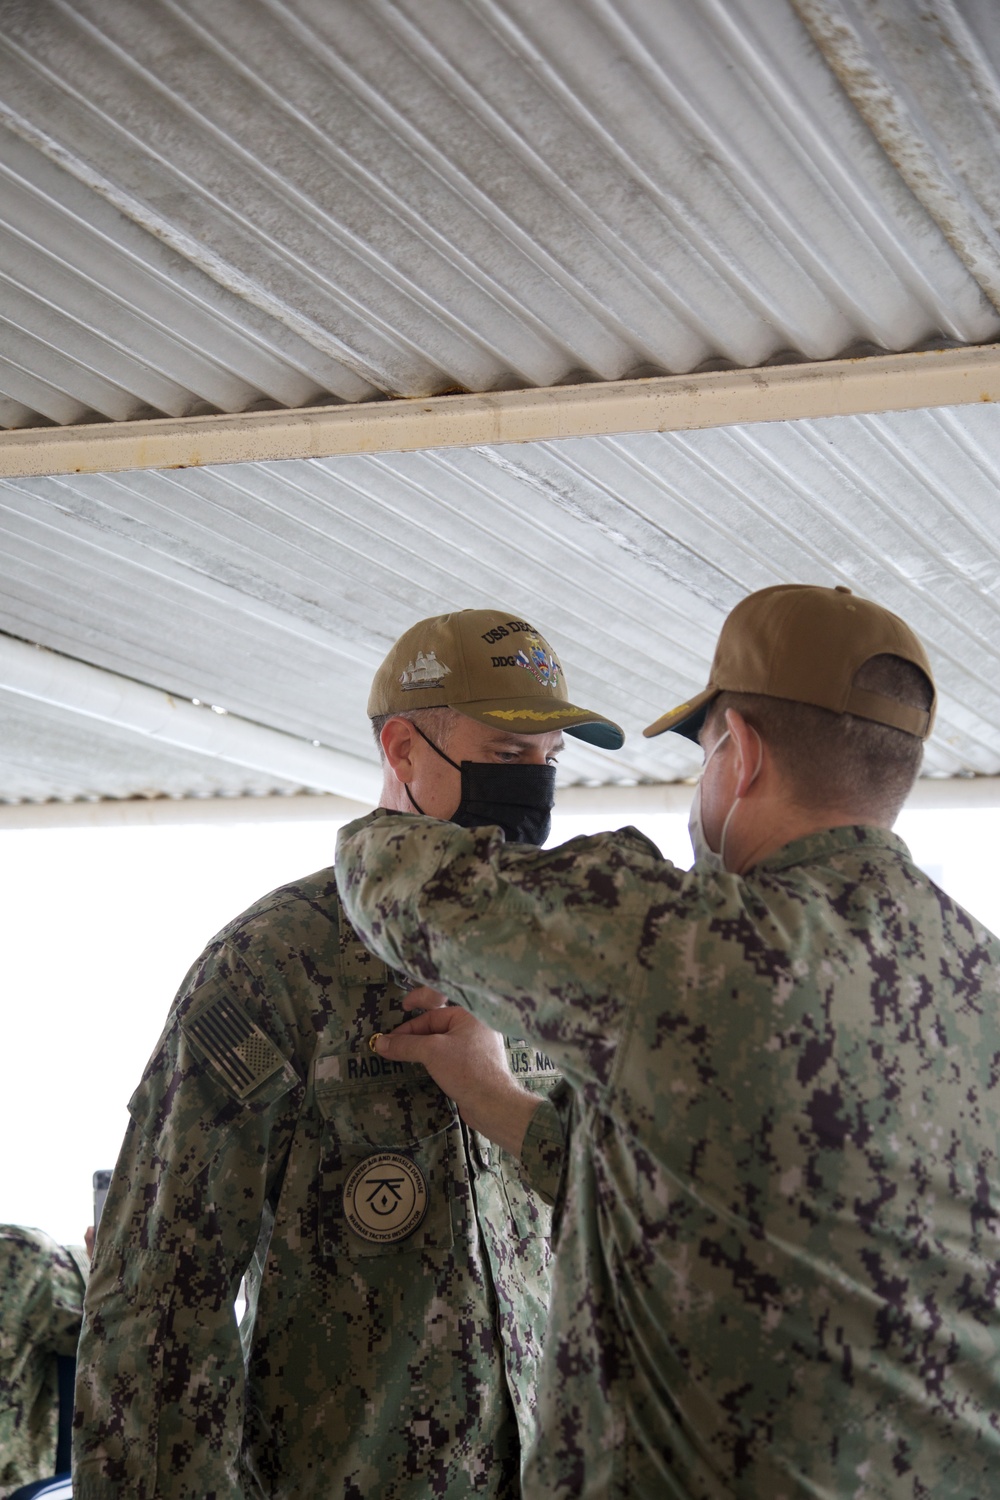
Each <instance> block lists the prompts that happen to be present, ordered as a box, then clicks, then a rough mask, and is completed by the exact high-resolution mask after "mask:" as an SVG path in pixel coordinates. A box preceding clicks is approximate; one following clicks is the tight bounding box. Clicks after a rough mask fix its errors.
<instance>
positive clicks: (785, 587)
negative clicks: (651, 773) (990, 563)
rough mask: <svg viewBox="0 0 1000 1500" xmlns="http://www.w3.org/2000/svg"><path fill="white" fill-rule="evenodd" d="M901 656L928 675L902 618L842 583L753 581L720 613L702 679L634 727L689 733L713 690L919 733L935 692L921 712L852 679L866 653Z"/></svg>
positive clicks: (929, 718)
mask: <svg viewBox="0 0 1000 1500" xmlns="http://www.w3.org/2000/svg"><path fill="white" fill-rule="evenodd" d="M881 655H889V656H901V657H902V658H903V660H904V661H909V662H912V663H913V664H914V666H917V667H919V668H920V670H921V671H922V672H925V673H926V674H927V678H928V681H929V682H930V683H931V686H932V687H933V685H934V678H933V675H932V674H931V666H930V662H929V661H928V660H927V653H926V652H925V651H924V648H923V646H922V645H921V644H920V642H919V641H918V640H917V637H916V636H915V635H914V634H913V631H912V630H911V629H910V627H909V625H907V624H906V622H905V621H904V620H901V619H900V618H899V616H898V615H893V614H890V613H889V611H888V610H887V609H883V608H882V606H881V605H880V604H873V603H872V602H871V600H870V599H859V598H858V597H857V595H856V594H852V593H851V591H850V589H848V588H844V587H843V585H841V584H838V586H837V587H836V588H832V589H828V588H821V587H819V586H817V585H813V584H805V583H782V584H778V585H777V586H776V587H774V588H769V589H759V590H758V591H757V593H755V594H748V595H747V597H746V598H745V599H743V600H741V602H740V603H739V604H737V606H736V608H735V609H734V610H732V612H731V613H730V614H729V615H728V616H727V618H726V621H725V624H724V625H723V627H722V631H721V633H720V635H719V641H718V645H717V646H716V648H715V657H714V659H713V661H712V669H711V671H710V673H709V677H708V687H707V688H705V690H704V692H702V693H699V694H698V695H697V697H695V698H692V699H691V700H690V701H689V702H688V703H679V704H678V705H677V707H676V708H672V709H670V710H669V712H668V713H665V714H663V715H662V716H661V717H660V718H659V719H657V720H656V722H655V724H650V725H649V727H648V728H647V729H644V730H643V731H642V732H643V734H644V735H646V736H647V738H648V737H649V736H652V735H654V734H663V733H664V731H665V730H667V729H673V730H675V731H676V732H677V733H678V734H683V735H685V736H686V737H687V738H688V739H689V740H697V738H698V731H699V730H700V729H701V726H702V724H703V723H704V722H705V715H706V713H707V712H708V707H709V704H710V703H711V702H712V700H713V698H717V697H718V696H719V694H720V693H725V692H729V693H761V694H763V695H764V696H766V697H768V698H787V699H790V700H791V701H792V702H793V703H811V704H813V705H814V706H815V707H817V708H828V709H830V710H831V712H833V713H835V714H857V716H858V717H859V718H861V719H872V720H874V722H875V723H876V724H889V725H891V726H892V728H893V729H902V730H904V731H905V732H906V733H907V734H913V735H916V736H917V737H918V738H919V739H922V740H925V739H926V738H927V736H928V735H929V734H930V732H931V726H932V725H933V723H934V709H935V706H936V701H937V700H936V695H935V697H934V698H933V699H932V700H931V707H930V711H929V712H928V713H925V712H924V711H923V710H922V709H917V708H909V707H907V706H906V705H905V704H903V703H897V702H896V701H895V700H894V699H892V698H884V697H883V696H882V695H881V694H880V693H871V692H867V691H865V690H864V689H863V688H856V687H854V686H853V683H854V675H855V673H856V672H857V671H858V669H859V668H860V667H862V666H864V664H865V662H866V661H869V660H870V659H871V657H873V656H881Z"/></svg>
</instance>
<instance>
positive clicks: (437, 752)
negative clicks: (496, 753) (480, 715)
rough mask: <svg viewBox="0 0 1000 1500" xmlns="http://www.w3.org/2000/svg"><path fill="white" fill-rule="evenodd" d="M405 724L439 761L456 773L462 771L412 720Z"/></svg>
mask: <svg viewBox="0 0 1000 1500" xmlns="http://www.w3.org/2000/svg"><path fill="white" fill-rule="evenodd" d="M406 722H407V723H408V724H409V726H410V728H411V729H415V730H416V731H417V733H418V734H419V736H420V738H421V739H422V740H423V741H424V743H425V744H427V745H430V747H431V749H432V750H433V751H434V754H435V755H440V757H441V759H442V760H446V761H447V762H448V764H449V766H453V767H454V768H455V770H456V771H460V770H461V769H462V767H461V766H460V765H459V764H458V761H457V760H452V758H451V756H450V755H445V753H444V751H443V750H442V749H441V747H440V745H435V743H434V741H433V740H432V739H430V737H429V736H428V735H426V734H424V731H423V730H422V729H421V727H420V725H419V724H414V722H413V720H412V719H407V721H406ZM410 801H411V802H412V801H413V799H412V797H411V798H410ZM414 806H416V803H414Z"/></svg>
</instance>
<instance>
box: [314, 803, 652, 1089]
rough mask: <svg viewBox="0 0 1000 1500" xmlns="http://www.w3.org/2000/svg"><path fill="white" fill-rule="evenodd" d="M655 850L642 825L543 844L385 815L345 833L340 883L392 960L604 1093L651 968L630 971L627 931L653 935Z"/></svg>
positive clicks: (369, 937)
mask: <svg viewBox="0 0 1000 1500" xmlns="http://www.w3.org/2000/svg"><path fill="white" fill-rule="evenodd" d="M653 857H654V850H653V846H652V845H651V844H649V842H648V840H646V839H644V838H643V837H642V835H641V834H638V833H636V832H635V830H632V829H625V830H623V832H621V833H614V834H600V835H597V836H596V837H591V838H579V839H572V840H571V841H570V842H569V843H567V844H562V845H560V846H559V847H558V848H555V849H548V850H536V849H530V848H528V847H526V846H525V845H520V844H513V845H506V844H505V843H504V841H503V835H502V834H501V832H500V830H499V829H496V828H471V829H466V828H458V827H456V826H455V824H453V823H444V822H439V821H437V820H436V819H433V818H420V817H416V816H412V815H410V814H407V813H387V812H384V811H383V812H379V813H374V814H371V815H369V816H368V817H367V818H363V819H359V820H358V821H357V822H354V823H351V824H349V825H348V826H347V827H346V828H345V829H343V830H342V832H341V834H340V837H339V839H338V842H337V884H338V887H339V889H340V893H341V898H342V900H343V903H344V906H345V908H346V910H347V914H348V917H349V919H350V921H351V923H352V925H353V926H354V927H355V928H356V929H357V931H358V932H359V933H360V934H361V935H362V937H363V938H364V940H365V942H366V943H367V944H368V945H369V947H370V948H372V950H373V951H374V952H375V953H377V954H378V955H379V956H380V957H381V958H383V959H384V960H385V961H386V962H387V963H389V964H391V965H393V966H395V967H396V968H400V969H403V970H404V971H405V972H406V973H408V974H410V975H411V976H412V977H413V978H414V979H416V980H418V981H419V982H421V983H423V984H430V985H434V986H436V987H437V988H443V989H445V990H447V991H449V993H453V992H454V990H455V989H456V988H458V989H459V990H461V991H462V993H463V998H464V999H465V1001H466V1002H467V1004H468V1007H469V1009H470V1010H472V1011H473V1012H474V1013H475V1014H476V1015H478V1016H479V1017H480V1018H481V1019H482V1020H484V1021H486V1023H487V1024H488V1025H490V1026H492V1027H493V1028H494V1030H497V1031H507V1032H511V1033H514V1034H524V1035H526V1036H528V1037H530V1038H531V1039H532V1040H533V1041H534V1042H536V1043H542V1044H544V1046H545V1049H546V1051H547V1053H548V1054H549V1055H550V1056H551V1057H552V1059H553V1061H554V1062H555V1064H556V1066H557V1067H559V1068H560V1069H561V1071H562V1072H563V1073H564V1074H565V1075H566V1077H567V1078H569V1079H570V1081H571V1082H573V1083H576V1084H578V1085H582V1086H583V1087H584V1088H587V1087H588V1086H590V1085H595V1084H596V1085H597V1086H598V1087H600V1086H603V1085H606V1084H607V1083H608V1082H609V1081H610V1076H611V1071H612V1068H613V1063H614V1057H615V1053H616V1049H617V1046H618V1042H619V1040H620V1028H621V1025H622V1022H623V1018H624V1016H625V1014H626V1011H627V1004H628V999H629V994H630V987H631V985H632V984H634V982H635V967H636V964H637V963H638V957H636V958H635V959H633V960H632V962H631V964H624V965H623V963H622V943H621V936H620V934H621V931H622V929H623V926H624V925H625V924H628V925H629V929H630V930H636V931H637V932H638V933H639V934H641V931H642V929H643V925H644V922H645V917H646V912H647V910H648V906H649V900H648V892H645V891H644V890H643V888H642V887H641V885H640V884H639V883H637V882H636V881H635V880H634V879H633V875H632V867H633V863H634V861H636V860H637V859H639V860H646V861H650V860H652V859H653ZM657 863H658V864H660V865H661V867H662V865H663V862H662V861H657ZM666 868H667V869H669V868H671V867H669V866H668V867H666ZM679 873H680V872H678V874H679ZM633 951H634V950H633Z"/></svg>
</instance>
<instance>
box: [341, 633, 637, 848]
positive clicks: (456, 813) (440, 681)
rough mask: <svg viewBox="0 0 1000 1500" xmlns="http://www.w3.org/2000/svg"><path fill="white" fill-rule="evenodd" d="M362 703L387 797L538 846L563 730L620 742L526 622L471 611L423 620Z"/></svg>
mask: <svg viewBox="0 0 1000 1500" xmlns="http://www.w3.org/2000/svg"><path fill="white" fill-rule="evenodd" d="M368 713H369V716H370V717H371V720H372V724H373V727H374V729H375V734H376V738H377V739H378V741H379V746H380V749H381V751H382V756H383V761H384V766H385V783H384V787H383V792H382V806H383V807H386V808H390V809H393V810H395V811H397V812H421V813H426V814H429V815H430V816H432V817H436V818H446V819H448V820H449V821H450V822H453V823H458V824H459V825H460V826H461V827H462V828H475V827H478V826H480V825H483V824H494V825H496V826H497V827H499V828H501V829H502V830H503V833H504V837H505V839H506V840H507V842H508V843H522V844H543V843H544V842H545V840H546V839H547V838H548V834H549V826H550V821H551V819H550V814H551V810H552V806H553V802H554V800H555V760H556V757H557V756H558V754H559V751H560V750H561V749H562V745H563V733H564V732H565V733H566V734H570V735H573V736H575V737H576V738H578V739H582V740H587V741H589V742H590V743H591V744H595V745H600V746H601V747H602V748H605V749H618V748H619V746H620V745H621V743H622V738H623V736H622V732H621V730H620V729H619V728H618V726H617V724H613V723H612V722H611V721H610V720H609V719H606V718H604V717H603V716H602V715H600V714H596V713H593V712H592V711H590V710H588V709H583V708H578V707H577V706H576V705H575V704H573V703H571V702H570V701H569V699H568V698H567V697H566V684H565V679H564V676H563V670H562V666H561V664H560V662H559V658H558V657H557V656H556V654H555V652H554V651H553V650H552V648H551V647H550V646H549V644H548V642H547V641H545V640H544V639H543V637H542V636H540V635H539V633H538V632H537V631H536V630H535V629H534V628H533V627H532V626H531V625H530V624H529V623H528V622H527V621H524V620H519V619H517V618H516V616H513V615H508V614H505V613H501V612H500V611H498V610H487V609H478V610H473V609H467V610H462V611H461V612H460V613H457V614H452V615H440V616H437V617H436V618H434V619H431V620H424V621H421V623H420V624H419V625H415V626H414V627H413V628H412V630H409V631H407V632H406V634H405V635H404V636H402V637H401V639H400V640H399V641H397V643H396V645H395V646H394V647H393V649H392V651H391V652H390V653H389V655H388V656H387V657H386V659H385V661H384V662H383V663H382V666H381V667H380V668H379V670H378V672H377V673H376V675H375V681H374V682H373V684H372V691H371V697H370V698H369V701H368Z"/></svg>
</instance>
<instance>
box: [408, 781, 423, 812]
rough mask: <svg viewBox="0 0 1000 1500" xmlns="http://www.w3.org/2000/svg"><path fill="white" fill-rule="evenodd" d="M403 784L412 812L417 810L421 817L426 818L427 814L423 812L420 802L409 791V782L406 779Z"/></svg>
mask: <svg viewBox="0 0 1000 1500" xmlns="http://www.w3.org/2000/svg"><path fill="white" fill-rule="evenodd" d="M404 786H405V788H406V796H407V799H408V801H409V804H410V806H411V807H412V808H413V811H414V812H418V813H419V814H420V815H421V817H423V818H426V816H427V814H426V813H425V812H424V810H423V808H422V807H421V806H420V803H419V802H418V801H417V799H416V797H414V795H413V793H412V792H411V791H410V783H409V782H408V781H407V782H404Z"/></svg>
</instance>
